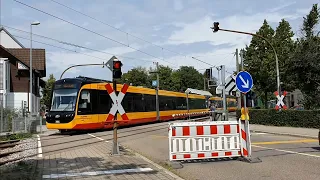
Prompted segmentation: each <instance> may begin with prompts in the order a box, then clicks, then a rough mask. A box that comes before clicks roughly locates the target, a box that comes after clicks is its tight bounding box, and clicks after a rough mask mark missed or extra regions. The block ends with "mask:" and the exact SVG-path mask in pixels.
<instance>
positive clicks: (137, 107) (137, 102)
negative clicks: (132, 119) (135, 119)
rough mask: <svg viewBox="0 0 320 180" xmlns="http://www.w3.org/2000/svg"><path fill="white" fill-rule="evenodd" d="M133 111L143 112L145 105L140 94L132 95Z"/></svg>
mask: <svg viewBox="0 0 320 180" xmlns="http://www.w3.org/2000/svg"><path fill="white" fill-rule="evenodd" d="M133 105H134V106H133V110H134V112H145V107H144V106H145V104H144V100H143V99H142V94H133Z"/></svg>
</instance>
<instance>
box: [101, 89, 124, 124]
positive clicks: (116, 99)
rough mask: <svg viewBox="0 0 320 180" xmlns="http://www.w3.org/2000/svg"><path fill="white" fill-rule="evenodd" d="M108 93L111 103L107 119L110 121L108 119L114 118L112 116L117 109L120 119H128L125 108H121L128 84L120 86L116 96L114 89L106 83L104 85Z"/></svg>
mask: <svg viewBox="0 0 320 180" xmlns="http://www.w3.org/2000/svg"><path fill="white" fill-rule="evenodd" d="M105 87H106V89H107V91H108V93H109V95H110V98H111V99H112V102H113V105H112V107H111V109H110V112H109V115H108V117H107V119H106V120H107V121H110V120H113V119H114V116H115V114H116V112H117V111H119V113H120V115H121V117H122V120H129V118H128V116H127V114H126V112H125V110H124V109H123V106H122V104H121V102H122V100H123V98H124V96H125V94H126V92H127V90H128V88H129V85H128V84H124V85H123V86H122V89H121V91H120V92H119V94H118V96H117V95H116V93H115V91H114V90H113V88H112V87H111V85H110V84H109V83H108V84H106V85H105Z"/></svg>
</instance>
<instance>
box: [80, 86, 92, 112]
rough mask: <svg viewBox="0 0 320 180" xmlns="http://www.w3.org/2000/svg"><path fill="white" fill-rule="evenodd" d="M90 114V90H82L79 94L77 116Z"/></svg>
mask: <svg viewBox="0 0 320 180" xmlns="http://www.w3.org/2000/svg"><path fill="white" fill-rule="evenodd" d="M91 112H92V103H91V95H90V90H87V89H84V90H82V91H81V93H80V98H79V105H78V114H89V113H91Z"/></svg>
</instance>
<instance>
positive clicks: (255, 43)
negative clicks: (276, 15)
mask: <svg viewBox="0 0 320 180" xmlns="http://www.w3.org/2000/svg"><path fill="white" fill-rule="evenodd" d="M274 33H275V31H274V30H273V29H272V27H271V26H270V25H269V24H268V22H267V20H264V22H263V25H262V26H261V28H260V29H259V31H258V32H257V33H256V34H258V35H261V36H263V37H264V38H266V39H267V40H268V41H270V42H271V44H274ZM244 65H245V70H246V71H248V72H250V74H251V75H252V78H253V81H254V83H255V89H256V90H257V91H259V92H263V93H264V103H265V107H267V101H268V92H274V91H275V90H276V89H277V88H276V87H277V86H276V85H277V83H276V82H277V81H276V68H275V65H276V63H275V57H274V52H273V50H272V47H270V45H269V44H268V43H267V42H266V41H265V40H263V39H261V38H259V37H256V36H253V37H252V40H251V42H250V45H249V46H247V47H246V49H245V51H244Z"/></svg>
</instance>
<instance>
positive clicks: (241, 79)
mask: <svg viewBox="0 0 320 180" xmlns="http://www.w3.org/2000/svg"><path fill="white" fill-rule="evenodd" d="M236 85H237V88H238V89H239V91H240V92H242V93H247V92H249V91H250V90H251V88H252V86H253V80H252V76H251V74H249V73H248V72H247V71H240V72H239V73H238V74H237V77H236Z"/></svg>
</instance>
